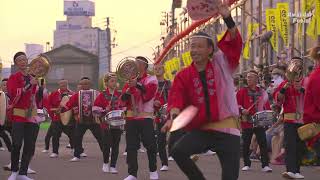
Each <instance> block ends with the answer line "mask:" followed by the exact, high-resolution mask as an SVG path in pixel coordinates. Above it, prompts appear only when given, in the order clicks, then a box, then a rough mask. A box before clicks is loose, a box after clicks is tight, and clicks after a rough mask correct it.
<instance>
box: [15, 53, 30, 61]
mask: <svg viewBox="0 0 320 180" xmlns="http://www.w3.org/2000/svg"><path fill="white" fill-rule="evenodd" d="M23 56H24V57H25V58H26V59H27V56H26V55H24V54H21V55H20V56H18V57H16V58H15V59H14V60H17V59H18V58H21V57H23Z"/></svg>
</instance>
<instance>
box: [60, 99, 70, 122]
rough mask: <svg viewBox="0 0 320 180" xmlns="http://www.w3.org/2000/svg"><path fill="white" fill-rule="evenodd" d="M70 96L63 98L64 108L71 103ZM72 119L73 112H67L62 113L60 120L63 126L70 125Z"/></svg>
mask: <svg viewBox="0 0 320 180" xmlns="http://www.w3.org/2000/svg"><path fill="white" fill-rule="evenodd" d="M69 99H70V96H63V97H62V99H61V102H60V106H61V107H64V106H65V105H66V104H67V102H68V101H69ZM71 117H72V110H69V111H66V112H64V113H60V119H61V122H62V124H63V125H65V126H66V125H68V124H69V122H70V120H71Z"/></svg>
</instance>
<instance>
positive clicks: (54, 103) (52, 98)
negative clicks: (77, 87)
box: [49, 79, 73, 158]
mask: <svg viewBox="0 0 320 180" xmlns="http://www.w3.org/2000/svg"><path fill="white" fill-rule="evenodd" d="M58 84H59V89H57V90H56V91H54V92H52V93H51V94H50V95H49V115H50V117H51V119H52V122H51V125H50V126H51V128H52V135H53V137H52V147H53V148H52V149H53V151H52V154H51V155H50V158H56V157H58V154H59V153H58V151H59V139H60V137H61V133H62V132H64V133H65V134H66V135H67V136H68V138H69V142H70V145H71V148H72V149H73V128H72V127H71V126H64V125H63V124H62V122H61V118H60V113H59V112H58V110H59V106H60V103H61V100H62V98H63V97H64V96H71V95H72V94H73V92H72V91H71V90H69V88H68V81H67V80H65V79H61V80H60V81H59V82H58Z"/></svg>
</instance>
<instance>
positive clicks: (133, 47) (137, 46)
mask: <svg viewBox="0 0 320 180" xmlns="http://www.w3.org/2000/svg"><path fill="white" fill-rule="evenodd" d="M158 38H159V37H158V36H157V37H155V38H153V39H150V40H148V41H144V42H141V43H140V44H136V45H134V46H131V47H129V48H127V49H124V50H122V51H119V52H116V53H113V54H111V55H112V56H114V55H118V54H122V53H124V52H126V51H130V50H132V49H136V48H139V47H140V46H142V45H144V44H148V43H149V42H152V41H154V40H156V39H158Z"/></svg>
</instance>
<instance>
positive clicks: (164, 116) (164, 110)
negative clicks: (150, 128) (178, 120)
mask: <svg viewBox="0 0 320 180" xmlns="http://www.w3.org/2000/svg"><path fill="white" fill-rule="evenodd" d="M167 107H168V104H164V105H163V106H162V107H161V108H160V110H159V111H160V122H164V121H165V120H166V119H167V117H168V112H167Z"/></svg>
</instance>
